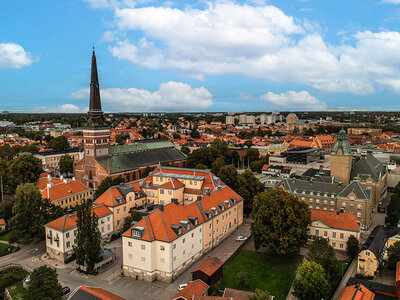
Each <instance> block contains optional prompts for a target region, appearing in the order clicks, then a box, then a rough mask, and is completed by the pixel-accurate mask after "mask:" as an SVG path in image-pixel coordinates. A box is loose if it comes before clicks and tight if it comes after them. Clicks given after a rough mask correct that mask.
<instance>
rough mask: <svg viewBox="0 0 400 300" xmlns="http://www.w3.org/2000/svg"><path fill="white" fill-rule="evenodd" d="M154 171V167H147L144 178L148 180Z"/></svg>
mask: <svg viewBox="0 0 400 300" xmlns="http://www.w3.org/2000/svg"><path fill="white" fill-rule="evenodd" d="M153 170H154V167H146V168H144V170H143V172H142V178H146V177H147V176H149V174H150V173H151V172H152V171H153Z"/></svg>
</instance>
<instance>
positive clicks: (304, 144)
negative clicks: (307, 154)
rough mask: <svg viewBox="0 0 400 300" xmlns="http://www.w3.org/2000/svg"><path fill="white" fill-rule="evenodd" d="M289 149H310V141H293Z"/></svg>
mask: <svg viewBox="0 0 400 300" xmlns="http://www.w3.org/2000/svg"><path fill="white" fill-rule="evenodd" d="M289 144H290V146H291V147H294V148H297V147H311V146H312V141H302V140H293V141H291V142H290V143H289Z"/></svg>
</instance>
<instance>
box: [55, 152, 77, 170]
mask: <svg viewBox="0 0 400 300" xmlns="http://www.w3.org/2000/svg"><path fill="white" fill-rule="evenodd" d="M58 167H59V169H60V173H62V174H67V175H68V174H71V173H73V172H74V158H73V157H72V156H70V155H68V154H64V155H63V156H61V158H60V161H59V162H58Z"/></svg>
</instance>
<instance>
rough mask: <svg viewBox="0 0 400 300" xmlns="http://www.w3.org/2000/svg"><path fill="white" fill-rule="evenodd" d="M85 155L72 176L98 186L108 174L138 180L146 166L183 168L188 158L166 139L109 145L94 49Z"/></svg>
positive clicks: (108, 131) (113, 176)
mask: <svg viewBox="0 0 400 300" xmlns="http://www.w3.org/2000/svg"><path fill="white" fill-rule="evenodd" d="M83 139H84V158H83V159H82V160H80V161H79V162H78V163H77V164H76V165H75V168H74V175H75V178H76V179H77V180H78V181H79V182H81V183H83V184H85V185H86V186H88V187H89V188H97V187H98V186H99V185H100V183H101V182H102V181H103V180H104V179H105V178H106V177H108V176H110V177H111V178H116V177H118V176H121V177H122V178H123V179H124V180H125V181H131V180H135V179H139V178H141V176H142V172H143V170H144V169H145V168H146V167H156V166H157V165H158V164H160V163H174V164H176V165H177V166H179V167H185V166H186V162H187V157H186V155H185V154H183V153H182V152H180V151H179V150H178V149H176V148H175V146H174V144H173V143H171V142H170V141H165V140H147V141H140V142H137V143H135V144H129V145H116V146H111V145H110V128H109V126H108V124H107V123H106V120H105V117H104V114H103V111H102V109H101V101H100V87H99V79H98V73H97V63H96V55H95V52H94V49H93V54H92V71H91V81H90V105H89V111H88V113H87V122H86V126H85V128H84V129H83Z"/></svg>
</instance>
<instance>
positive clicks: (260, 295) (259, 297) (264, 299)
mask: <svg viewBox="0 0 400 300" xmlns="http://www.w3.org/2000/svg"><path fill="white" fill-rule="evenodd" d="M255 293H256V294H255V295H253V296H249V299H248V300H270V299H271V295H270V293H268V292H267V291H263V290H261V289H256V290H255Z"/></svg>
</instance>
